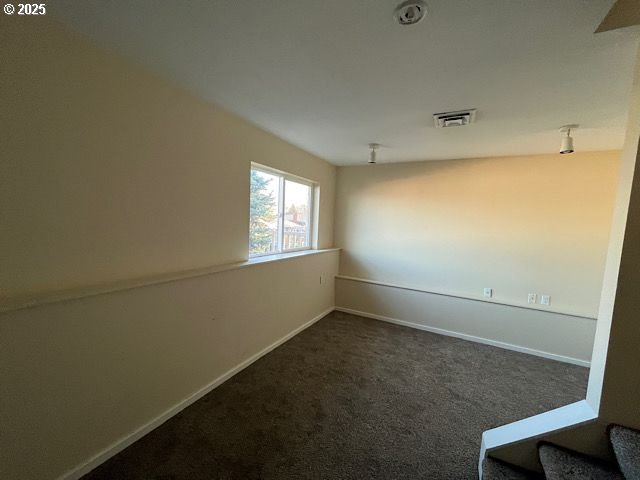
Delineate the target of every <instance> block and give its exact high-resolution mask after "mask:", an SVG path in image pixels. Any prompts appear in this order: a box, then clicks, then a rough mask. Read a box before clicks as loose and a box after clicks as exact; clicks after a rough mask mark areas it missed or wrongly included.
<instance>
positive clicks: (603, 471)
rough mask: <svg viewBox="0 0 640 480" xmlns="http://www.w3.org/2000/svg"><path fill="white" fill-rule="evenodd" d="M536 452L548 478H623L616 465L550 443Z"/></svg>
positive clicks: (570, 479)
mask: <svg viewBox="0 0 640 480" xmlns="http://www.w3.org/2000/svg"><path fill="white" fill-rule="evenodd" d="M538 454H539V455H540V462H542V467H543V468H544V473H545V475H546V478H547V479H548V480H625V479H624V477H623V476H622V473H621V472H620V470H619V469H618V467H617V466H616V465H613V464H610V463H607V462H603V461H602V460H598V459H595V458H592V457H589V456H587V455H583V454H581V453H578V452H574V451H572V450H567V449H565V448H562V447H558V446H556V445H552V444H550V443H543V444H541V445H540V447H538Z"/></svg>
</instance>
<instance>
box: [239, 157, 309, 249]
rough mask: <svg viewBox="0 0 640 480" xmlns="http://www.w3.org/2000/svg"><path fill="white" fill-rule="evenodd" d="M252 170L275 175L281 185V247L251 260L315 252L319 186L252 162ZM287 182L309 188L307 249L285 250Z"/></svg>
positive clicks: (279, 197) (279, 240)
mask: <svg viewBox="0 0 640 480" xmlns="http://www.w3.org/2000/svg"><path fill="white" fill-rule="evenodd" d="M251 170H257V171H259V172H263V173H266V174H268V175H274V176H277V177H278V181H279V182H280V184H279V192H278V213H277V215H278V240H277V243H278V246H279V247H281V248H280V250H276V251H275V252H270V253H257V254H254V255H251V253H249V254H248V258H249V259H253V258H260V257H267V256H273V255H282V254H287V253H295V252H302V251H305V250H314V248H315V247H314V241H313V239H314V235H315V231H316V228H317V225H316V223H317V219H318V215H317V212H316V208H317V207H316V190H317V188H318V184H317V183H315V182H313V181H312V180H309V179H307V178H304V177H299V176H297V175H293V174H291V173H287V172H283V171H282V170H278V169H275V168H272V167H267V166H265V165H261V164H259V163H255V162H251ZM285 180H289V181H291V182H295V183H300V184H302V185H307V186H308V187H309V208H308V209H307V224H308V225H309V228H308V229H307V238H306V241H307V244H308V246H307V247H300V248H290V249H287V248H284V209H285V205H284V182H285Z"/></svg>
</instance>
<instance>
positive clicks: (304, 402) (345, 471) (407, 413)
mask: <svg viewBox="0 0 640 480" xmlns="http://www.w3.org/2000/svg"><path fill="white" fill-rule="evenodd" d="M587 372H588V371H587V369H585V368H581V367H576V366H572V365H567V364H563V363H559V362H555V361H551V360H546V359H542V358H538V357H533V356H529V355H525V354H521V353H515V352H510V351H506V350H502V349H499V348H495V347H489V346H486V345H480V344H477V343H472V342H466V341H464V340H458V339H454V338H449V337H444V336H440V335H435V334H431V333H427V332H422V331H419V330H414V329H410V328H406V327H399V326H396V325H390V324H387V323H383V322H378V321H375V320H368V319H364V318H360V317H356V316H353V315H347V314H343V313H338V312H334V313H332V314H330V315H329V316H327V317H326V318H324V319H323V320H321V321H320V322H318V323H317V324H315V325H314V326H312V327H311V328H309V329H307V330H305V331H304V332H302V333H300V334H299V335H297V336H296V337H294V338H293V339H291V340H290V341H289V342H287V343H286V344H284V345H282V346H281V347H280V348H278V349H276V350H274V351H273V352H272V353H270V354H269V355H267V356H265V357H263V358H262V359H260V360H259V361H258V362H256V363H254V364H253V365H252V366H250V367H249V368H247V369H245V370H244V371H242V372H241V373H239V374H238V375H236V376H235V377H233V378H232V379H231V380H229V381H227V382H226V383H224V384H223V385H221V386H220V387H218V388H217V389H216V390H214V391H213V392H211V393H210V394H208V395H207V396H205V397H203V398H202V399H201V400H199V401H198V402H196V403H195V404H193V405H192V406H190V407H189V408H187V409H185V410H184V411H182V412H181V413H180V414H178V415H176V416H175V417H174V418H172V419H171V420H169V421H168V422H167V423H165V424H164V425H162V426H160V427H159V428H157V429H156V430H154V431H153V432H151V433H150V434H148V435H147V436H145V437H144V438H142V439H141V440H139V441H138V442H136V443H135V444H133V445H132V446H130V447H129V448H127V449H126V450H124V451H123V452H121V453H120V454H118V455H116V456H115V457H113V458H112V459H111V460H109V461H108V462H106V463H105V464H103V465H101V466H100V467H98V468H97V469H96V470H94V471H93V472H91V473H90V474H88V475H87V476H85V477H84V478H85V480H89V479H90V480H99V479H118V480H127V479H145V480H150V479H156V480H161V479H162V480H169V479H171V480H187V479H189V480H200V479H203V480H204V479H208V480H213V479H242V480H249V479H341V480H346V479H434V480H437V479H447V480H449V479H476V478H477V464H478V453H479V449H480V437H481V434H482V432H483V431H484V430H486V429H489V428H492V427H495V426H498V425H502V424H504V423H508V422H512V421H514V420H518V419H520V418H522V417H527V416H530V415H534V414H536V413H540V412H543V411H545V410H549V409H552V408H555V407H559V406H561V405H566V404H568V403H571V402H574V401H577V400H579V399H582V398H584V395H585V390H586V384H587Z"/></svg>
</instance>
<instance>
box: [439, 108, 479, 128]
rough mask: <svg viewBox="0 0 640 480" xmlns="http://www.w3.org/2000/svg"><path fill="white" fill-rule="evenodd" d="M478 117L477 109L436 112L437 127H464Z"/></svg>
mask: <svg viewBox="0 0 640 480" xmlns="http://www.w3.org/2000/svg"><path fill="white" fill-rule="evenodd" d="M475 119H476V109H475V108H471V109H469V110H458V111H457V112H444V113H434V114H433V121H434V123H435V124H436V128H446V127H462V126H464V125H470V124H472V123H473V122H474V121H475Z"/></svg>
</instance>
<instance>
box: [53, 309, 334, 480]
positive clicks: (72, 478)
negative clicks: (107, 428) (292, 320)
mask: <svg viewBox="0 0 640 480" xmlns="http://www.w3.org/2000/svg"><path fill="white" fill-rule="evenodd" d="M333 310H334V308H333V307H331V308H328V309H327V310H325V311H324V312H322V313H320V314H319V315H316V316H315V317H314V318H312V319H311V320H309V321H308V322H306V323H304V324H302V325H300V326H299V327H297V328H295V329H294V330H292V331H291V332H289V333H287V334H286V335H285V336H284V337H282V338H280V339H279V340H276V341H275V342H273V343H272V344H271V345H269V346H268V347H266V348H264V349H262V350H261V351H259V352H258V353H256V354H254V355H252V356H251V357H249V358H247V359H246V360H244V361H242V362H241V363H239V364H238V365H236V366H235V367H233V368H231V369H230V370H227V371H226V372H225V373H223V374H222V375H220V376H219V377H218V378H216V379H215V380H213V381H212V382H211V383H209V384H208V385H205V386H204V387H202V388H201V389H200V390H198V391H196V392H195V393H193V394H191V395H189V396H188V397H187V398H185V399H184V400H182V401H180V402H178V403H177V404H176V405H174V406H173V407H171V408H169V409H168V410H167V411H165V412H164V413H162V414H161V415H159V416H157V417H156V418H154V419H153V420H151V421H150V422H148V423H146V424H145V425H143V426H142V427H140V428H138V429H136V430H134V431H133V432H131V433H130V434H128V435H125V436H124V437H122V438H120V439H119V440H117V441H116V442H114V443H112V444H111V445H110V446H108V447H107V448H105V449H104V450H102V451H101V452H99V453H98V454H96V455H94V456H93V457H91V458H90V459H89V460H87V461H86V462H85V463H82V464H81V465H78V466H77V467H75V468H73V469H71V470H69V471H67V472H66V473H63V474H62V475H61V476H59V477H58V480H77V479H79V478H80V477H82V476H83V475H86V474H87V473H89V472H90V471H91V470H93V469H94V468H96V467H97V466H99V465H101V464H102V463H104V462H106V461H107V460H109V459H110V458H111V457H113V456H114V455H116V454H117V453H120V452H121V451H122V450H124V449H125V448H127V447H128V446H129V445H131V444H133V443H134V442H136V441H138V440H139V439H141V438H142V437H144V436H145V435H146V434H147V433H149V432H151V431H152V430H154V429H156V428H157V427H159V426H160V425H162V424H163V423H164V422H166V421H167V420H169V419H170V418H171V417H173V416H174V415H176V414H178V413H179V412H181V411H182V410H184V409H185V408H187V407H188V406H189V405H191V404H192V403H194V402H196V401H198V400H199V399H200V398H202V397H204V396H205V395H206V394H207V393H209V392H210V391H212V390H214V389H215V388H216V387H218V386H220V385H222V384H223V383H224V382H226V381H227V380H229V379H230V378H231V377H233V376H234V375H235V374H237V373H239V372H241V371H242V370H244V369H245V368H247V367H248V366H249V365H251V364H252V363H254V362H255V361H256V360H259V359H260V358H262V357H263V356H265V355H266V354H267V353H269V352H271V351H272V350H274V349H276V348H277V347H279V346H280V345H282V344H283V343H285V342H286V341H287V340H290V339H291V338H293V337H295V336H296V335H297V334H298V333H300V332H302V331H303V330H305V329H307V328H309V327H310V326H311V325H313V324H314V323H316V322H317V321H318V320H321V319H322V318H324V317H326V316H327V315H329V314H330V313H331V312H332V311H333Z"/></svg>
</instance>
